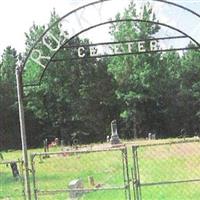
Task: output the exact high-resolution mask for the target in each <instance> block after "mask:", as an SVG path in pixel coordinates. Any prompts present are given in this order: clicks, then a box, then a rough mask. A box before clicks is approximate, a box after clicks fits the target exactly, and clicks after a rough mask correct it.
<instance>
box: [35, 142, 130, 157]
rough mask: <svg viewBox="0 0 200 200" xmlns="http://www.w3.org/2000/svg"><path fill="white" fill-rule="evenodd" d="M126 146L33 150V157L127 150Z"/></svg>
mask: <svg viewBox="0 0 200 200" xmlns="http://www.w3.org/2000/svg"><path fill="white" fill-rule="evenodd" d="M125 149H126V146H125V145H123V146H121V147H115V146H113V147H112V148H102V149H95V150H94V149H88V150H86V149H84V150H81V149H80V150H63V151H58V152H33V153H31V157H34V156H48V155H62V154H65V153H67V154H77V153H79V154H81V153H98V152H107V151H122V150H125Z"/></svg>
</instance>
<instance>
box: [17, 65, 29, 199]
mask: <svg viewBox="0 0 200 200" xmlns="http://www.w3.org/2000/svg"><path fill="white" fill-rule="evenodd" d="M16 82H17V97H18V106H19V121H20V132H21V142H22V153H23V161H24V168H25V175H24V184H25V194H26V198H27V200H31V189H30V179H29V168H28V152H27V142H26V130H25V119H24V105H23V83H22V67H21V66H18V67H17V68H16Z"/></svg>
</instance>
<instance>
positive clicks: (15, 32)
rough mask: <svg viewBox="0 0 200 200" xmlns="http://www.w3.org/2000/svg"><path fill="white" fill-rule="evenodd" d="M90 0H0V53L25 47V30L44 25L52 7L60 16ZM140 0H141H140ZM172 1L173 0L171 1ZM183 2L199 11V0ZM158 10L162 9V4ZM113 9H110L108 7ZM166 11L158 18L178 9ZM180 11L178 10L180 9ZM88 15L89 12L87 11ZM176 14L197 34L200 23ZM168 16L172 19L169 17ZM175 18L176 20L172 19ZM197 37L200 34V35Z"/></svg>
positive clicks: (172, 16) (118, 1)
mask: <svg viewBox="0 0 200 200" xmlns="http://www.w3.org/2000/svg"><path fill="white" fill-rule="evenodd" d="M88 1H91V0H1V2H0V24H1V30H0V54H1V53H2V51H3V49H4V48H5V47H6V46H8V45H11V46H12V47H14V48H16V49H17V50H18V51H20V52H22V51H23V50H24V41H25V35H24V33H25V32H28V30H29V28H30V27H31V25H32V24H33V22H35V23H36V24H41V25H42V24H46V23H47V22H48V21H49V18H50V12H51V11H52V10H53V9H54V8H55V9H56V12H57V13H58V14H59V15H60V16H62V15H64V14H66V13H67V12H69V11H70V10H72V9H73V8H76V7H77V6H78V5H79V4H84V3H86V2H88ZM140 1H141V0H140ZM174 1H175V0H174ZM124 2H125V0H116V4H115V5H114V6H115V7H117V6H118V7H120V6H121V5H122V4H124ZM176 2H180V3H181V4H182V5H185V6H188V7H190V8H191V9H194V10H195V11H196V12H198V13H200V0H184V1H183V0H176ZM158 9H162V7H161V6H159V7H158ZM111 12H112V9H111ZM166 12H167V11H164V10H163V12H160V17H162V18H166V20H170V21H172V20H174V18H176V16H177V15H178V11H177V13H176V12H173V13H171V14H169V15H168V13H166ZM180 13H181V12H180ZM87 15H88V16H89V15H90V14H89V13H87ZM182 15H183V13H181V14H180V16H179V21H180V23H183V24H184V23H185V25H186V26H188V27H189V28H190V29H191V27H193V29H192V32H193V33H195V34H196V36H197V37H199V35H200V22H199V21H197V20H196V21H193V20H192V19H191V16H189V15H188V16H187V15H186V16H182ZM170 16H171V18H170ZM174 21H175V20H174ZM199 38H200V37H199Z"/></svg>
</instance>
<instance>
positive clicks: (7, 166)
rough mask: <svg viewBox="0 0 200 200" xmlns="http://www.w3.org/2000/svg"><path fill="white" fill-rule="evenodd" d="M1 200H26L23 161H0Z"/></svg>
mask: <svg viewBox="0 0 200 200" xmlns="http://www.w3.org/2000/svg"><path fill="white" fill-rule="evenodd" d="M0 199H2V200H22V199H25V196H24V182H23V162H22V161H21V160H12V161H9V160H2V161H0Z"/></svg>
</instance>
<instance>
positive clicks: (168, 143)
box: [132, 138, 200, 148]
mask: <svg viewBox="0 0 200 200" xmlns="http://www.w3.org/2000/svg"><path fill="white" fill-rule="evenodd" d="M195 142H200V138H194V139H185V140H184V139H183V140H175V141H170V142H163V143H162V142H160V143H151V144H148V143H147V144H136V145H132V148H139V147H151V146H164V145H175V144H187V143H195Z"/></svg>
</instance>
